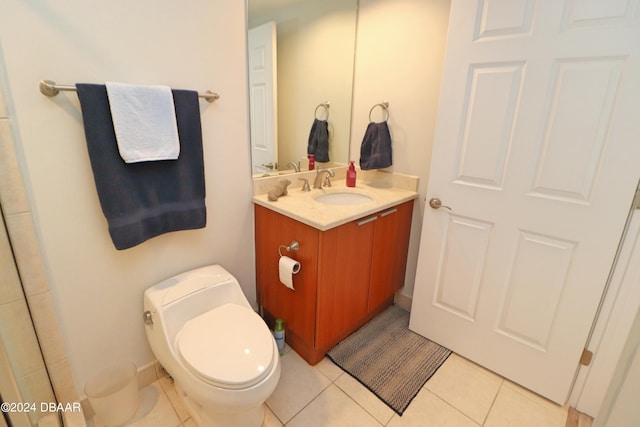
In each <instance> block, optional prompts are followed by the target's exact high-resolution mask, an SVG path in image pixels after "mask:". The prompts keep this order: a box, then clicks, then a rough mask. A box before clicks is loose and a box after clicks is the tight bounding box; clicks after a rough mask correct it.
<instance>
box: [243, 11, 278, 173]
mask: <svg viewBox="0 0 640 427" xmlns="http://www.w3.org/2000/svg"><path fill="white" fill-rule="evenodd" d="M248 45H249V48H248V62H249V108H250V116H251V117H250V121H251V161H252V163H253V164H252V169H253V171H252V173H254V174H255V173H268V172H273V171H274V170H275V168H276V163H277V159H278V114H277V112H278V108H277V106H278V98H277V93H278V84H277V68H278V66H277V56H278V54H277V39H276V23H275V22H273V21H271V22H267V23H266V24H263V25H260V26H258V27H255V28H252V29H250V30H249V35H248Z"/></svg>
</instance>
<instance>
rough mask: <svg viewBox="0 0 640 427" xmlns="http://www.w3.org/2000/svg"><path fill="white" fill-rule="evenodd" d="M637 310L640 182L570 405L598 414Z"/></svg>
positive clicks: (639, 302)
mask: <svg viewBox="0 0 640 427" xmlns="http://www.w3.org/2000/svg"><path fill="white" fill-rule="evenodd" d="M639 312H640V183H639V185H638V189H637V190H636V196H635V199H634V203H633V205H632V207H631V210H630V212H629V217H628V218H627V223H626V225H625V230H624V233H623V235H622V236H621V239H620V244H619V246H618V251H617V253H616V257H615V260H614V263H613V265H612V266H611V273H610V275H609V279H608V282H607V285H606V287H605V289H604V292H603V295H602V299H601V301H600V306H599V308H598V311H597V313H596V315H595V318H594V320H593V324H592V327H591V332H590V333H589V337H588V338H587V342H586V343H585V349H588V350H589V351H592V352H593V358H592V360H591V363H590V364H589V365H588V366H583V365H578V368H577V370H576V377H575V380H574V383H573V386H572V388H571V392H570V395H569V402H568V403H569V404H570V405H571V406H572V407H575V408H576V409H578V410H579V411H580V412H584V413H586V414H588V415H590V416H592V417H594V418H595V417H596V416H598V414H599V413H600V408H601V406H602V403H603V402H604V399H605V396H606V393H607V389H608V387H609V385H610V383H611V380H612V379H613V374H614V372H615V369H616V367H617V364H618V361H619V360H620V357H621V356H622V352H623V350H624V346H625V344H626V343H627V341H628V339H629V331H630V330H631V327H632V326H633V321H634V319H635V317H636V314H637V313H639Z"/></svg>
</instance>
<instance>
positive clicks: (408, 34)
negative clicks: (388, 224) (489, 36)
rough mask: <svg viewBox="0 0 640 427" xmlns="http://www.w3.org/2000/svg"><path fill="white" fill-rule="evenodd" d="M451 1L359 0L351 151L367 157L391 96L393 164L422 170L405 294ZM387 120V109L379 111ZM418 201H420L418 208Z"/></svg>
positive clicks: (409, 292)
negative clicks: (369, 138)
mask: <svg viewBox="0 0 640 427" xmlns="http://www.w3.org/2000/svg"><path fill="white" fill-rule="evenodd" d="M449 7H450V1H449V0H360V6H359V11H358V34H357V38H356V65H355V81H354V96H353V118H352V125H351V149H350V158H351V159H352V160H355V161H356V163H357V162H358V159H359V158H360V145H361V143H362V138H363V136H364V132H365V129H366V127H367V124H368V123H369V110H370V109H371V107H372V106H373V105H375V104H377V103H379V102H382V101H388V102H389V128H390V130H391V139H392V145H393V166H392V167H391V168H389V170H391V171H394V172H400V173H405V174H410V175H417V176H419V177H420V190H419V193H420V195H419V201H420V203H419V206H420V209H417V208H416V209H414V212H413V225H412V229H411V241H410V247H409V260H408V265H407V275H406V280H405V288H404V289H403V291H402V292H403V293H404V294H405V295H407V296H411V295H412V294H413V285H414V281H415V273H416V265H417V258H418V248H419V240H420V230H421V228H422V227H421V225H422V212H423V211H424V199H425V195H426V190H427V181H428V177H429V164H430V161H431V147H432V143H433V133H434V130H435V122H436V113H437V106H438V95H439V93H440V80H441V75H442V65H443V62H444V49H445V42H446V36H447V28H448V22H449ZM372 119H373V120H374V121H380V120H381V115H380V109H379V108H377V109H376V110H374V112H373V114H372ZM417 206H418V205H416V207H417Z"/></svg>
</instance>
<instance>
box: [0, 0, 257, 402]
mask: <svg viewBox="0 0 640 427" xmlns="http://www.w3.org/2000/svg"><path fill="white" fill-rule="evenodd" d="M0 55H1V56H2V57H3V58H2V59H3V65H4V68H5V71H6V76H7V77H6V78H7V81H8V86H7V88H8V90H7V92H8V93H7V94H6V95H7V98H8V103H9V109H10V114H11V115H12V116H13V117H14V118H15V124H16V134H17V135H16V139H17V145H18V151H19V154H20V157H21V161H22V163H23V168H24V173H25V178H26V181H27V188H28V191H29V195H30V198H31V202H32V205H33V209H34V215H35V219H36V224H37V229H38V236H39V239H40V244H41V248H42V251H43V255H44V259H45V263H46V268H47V273H48V275H49V280H50V283H51V288H52V292H53V294H54V299H55V304H56V310H57V313H58V316H59V319H60V321H61V324H62V328H63V331H64V339H65V342H66V345H67V351H68V354H69V359H70V365H71V370H72V373H73V375H74V377H75V383H76V387H77V388H78V390H79V391H80V392H81V390H82V389H83V387H84V383H85V382H86V380H87V379H88V378H89V377H90V376H91V375H93V374H94V373H95V372H96V371H97V370H99V369H100V368H102V367H104V366H106V365H108V364H110V363H112V362H114V361H117V360H119V359H124V360H131V361H133V362H135V363H137V364H138V365H143V364H146V363H148V362H149V361H151V360H152V359H153V355H152V353H151V351H150V350H149V347H148V345H147V342H146V338H145V336H144V329H143V323H142V295H143V291H144V289H146V288H147V287H148V286H150V285H152V284H154V283H156V282H158V281H160V280H162V279H163V278H165V277H168V276H170V275H173V274H176V273H179V272H182V271H184V270H187V269H190V268H193V267H197V266H201V265H205V264H208V263H214V262H219V263H221V264H222V265H224V266H225V267H226V268H227V269H229V270H230V271H231V272H232V273H233V274H234V275H235V276H236V277H237V278H238V279H239V280H240V282H241V284H242V286H243V289H244V291H245V293H246V295H247V296H248V298H249V299H250V301H253V300H255V271H254V270H255V269H254V258H253V256H254V255H253V254H254V243H253V236H254V234H253V211H252V205H251V180H250V176H251V170H250V159H249V144H248V126H247V123H248V119H247V85H246V59H245V10H244V2H228V1H225V0H193V1H190V2H187V3H181V2H168V1H163V2H158V1H152V0H138V1H135V2H131V1H125V0H114V1H110V2H102V3H100V2H77V1H71V0H41V1H38V2H24V1H21V0H4V1H3V2H2V13H0ZM41 79H52V80H56V81H57V82H58V83H60V84H74V83H76V82H96V83H100V82H103V81H105V80H113V81H122V82H129V83H140V84H166V85H170V86H172V87H176V88H188V89H195V90H199V91H205V90H207V89H214V90H215V91H217V92H219V93H220V95H221V99H220V100H219V101H218V102H216V103H214V104H208V103H206V102H204V101H203V102H202V103H201V110H202V111H201V116H202V127H203V129H202V130H203V139H204V153H205V174H206V186H207V198H206V203H207V210H208V217H207V227H206V228H205V229H202V230H192V231H180V232H175V233H171V234H166V235H163V236H159V237H156V238H154V239H152V240H150V241H148V242H145V243H143V244H141V245H139V246H137V247H135V248H132V249H129V250H125V251H117V250H115V249H114V247H113V245H112V243H111V240H110V238H109V235H108V232H107V225H106V221H105V219H104V217H103V215H102V212H101V210H100V206H99V203H98V198H97V195H96V192H95V187H94V185H93V176H92V173H91V168H90V165H89V160H88V157H87V151H86V147H85V141H84V134H83V129H82V120H81V114H80V109H79V103H78V100H77V97H76V95H75V94H74V93H72V92H65V93H61V94H59V95H58V96H56V97H55V98H47V97H45V96H43V95H41V94H40V92H39V91H38V81H39V80H41ZM81 393H82V392H81Z"/></svg>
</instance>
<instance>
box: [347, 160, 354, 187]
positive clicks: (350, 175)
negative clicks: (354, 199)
mask: <svg viewBox="0 0 640 427" xmlns="http://www.w3.org/2000/svg"><path fill="white" fill-rule="evenodd" d="M355 186H356V167H355V166H354V165H353V160H350V161H349V170H347V187H355Z"/></svg>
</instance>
